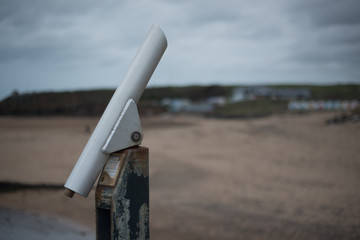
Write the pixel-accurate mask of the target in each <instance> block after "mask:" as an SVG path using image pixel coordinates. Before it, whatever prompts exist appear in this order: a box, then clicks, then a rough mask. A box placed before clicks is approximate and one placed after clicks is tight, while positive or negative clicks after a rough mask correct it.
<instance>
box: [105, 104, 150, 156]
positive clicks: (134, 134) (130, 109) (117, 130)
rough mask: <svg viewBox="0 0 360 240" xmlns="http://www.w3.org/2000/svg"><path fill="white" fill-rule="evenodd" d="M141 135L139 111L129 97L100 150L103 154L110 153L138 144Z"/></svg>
mask: <svg viewBox="0 0 360 240" xmlns="http://www.w3.org/2000/svg"><path fill="white" fill-rule="evenodd" d="M142 135H143V134H142V128H141V122H140V116H139V112H138V109H137V106H136V103H135V101H134V99H132V98H130V99H129V100H128V101H127V102H126V105H125V107H124V109H123V110H122V111H121V113H120V116H119V118H118V120H117V121H116V123H115V125H114V126H113V128H112V130H111V132H110V135H109V137H108V138H107V140H106V142H105V145H104V146H103V147H102V149H101V150H102V151H103V152H104V153H105V154H110V153H113V152H117V151H120V150H122V149H125V148H129V147H133V146H137V145H140V144H141V141H142V138H143V137H142Z"/></svg>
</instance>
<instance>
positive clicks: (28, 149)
mask: <svg viewBox="0 0 360 240" xmlns="http://www.w3.org/2000/svg"><path fill="white" fill-rule="evenodd" d="M333 115H334V113H310V114H284V115H276V116H272V117H268V118H259V119H237V120H235V119H233V120H217V119H206V118H200V117H186V116H180V117H179V116H178V117H175V116H159V117H151V118H149V117H148V118H143V119H142V121H143V128H144V141H143V144H142V145H143V146H146V147H148V148H149V149H150V217H151V218H150V225H151V230H150V236H151V238H152V239H360V204H359V202H360V191H359V186H360V123H345V124H339V125H326V124H325V120H326V119H328V118H331V117H332V116H333ZM97 121H98V118H72V117H47V118H35V117H33V118H30V117H27V118H12V117H1V118H0V156H1V157H0V164H1V165H0V166H1V167H0V181H1V182H2V183H4V184H7V183H14V182H15V183H24V184H44V183H46V184H50V185H52V186H54V189H51V188H48V189H26V188H24V189H19V190H17V191H8V190H5V189H2V190H1V191H0V194H1V198H0V208H3V209H15V210H21V211H26V212H30V213H35V214H44V215H47V216H53V217H57V216H58V217H61V218H65V219H69V220H71V221H74V222H77V223H79V224H82V225H84V226H86V227H88V228H90V229H94V231H95V211H94V209H95V205H94V190H93V191H92V192H91V193H90V195H89V197H88V198H83V197H80V196H75V197H74V198H73V199H69V198H67V197H65V196H64V195H63V190H62V189H59V188H58V186H61V185H63V184H64V182H65V181H66V179H67V177H68V175H69V174H70V172H71V170H72V168H73V166H74V164H75V163H76V161H77V159H78V157H79V155H80V153H81V151H82V149H83V147H84V146H85V144H86V142H87V139H88V138H89V136H90V133H88V132H87V131H85V130H86V128H87V127H90V129H91V130H93V129H94V127H95V126H96V123H97Z"/></svg>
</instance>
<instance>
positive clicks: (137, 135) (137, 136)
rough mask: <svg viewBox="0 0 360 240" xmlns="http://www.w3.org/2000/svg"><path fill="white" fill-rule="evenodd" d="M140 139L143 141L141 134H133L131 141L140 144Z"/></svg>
mask: <svg viewBox="0 0 360 240" xmlns="http://www.w3.org/2000/svg"><path fill="white" fill-rule="evenodd" d="M140 139H141V133H139V132H133V133H132V134H131V140H133V141H134V142H138V141H140Z"/></svg>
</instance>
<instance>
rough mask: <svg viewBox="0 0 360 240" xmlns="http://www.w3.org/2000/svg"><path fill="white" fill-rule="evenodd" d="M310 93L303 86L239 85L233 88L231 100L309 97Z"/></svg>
mask: <svg viewBox="0 0 360 240" xmlns="http://www.w3.org/2000/svg"><path fill="white" fill-rule="evenodd" d="M310 97H311V93H310V91H309V90H308V89H305V88H271V87H241V88H235V89H234V90H233V94H232V97H231V102H239V101H244V100H252V99H285V100H292V99H309V98H310Z"/></svg>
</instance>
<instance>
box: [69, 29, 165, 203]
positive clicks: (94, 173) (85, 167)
mask: <svg viewBox="0 0 360 240" xmlns="http://www.w3.org/2000/svg"><path fill="white" fill-rule="evenodd" d="M166 47H167V40H166V37H165V35H164V33H163V31H162V30H161V29H160V27H158V26H156V25H153V26H152V27H151V29H150V31H149V33H148V35H147V37H146V39H145V41H144V42H143V44H142V46H141V47H140V49H139V50H138V52H137V54H136V56H135V58H134V60H133V62H132V64H131V66H130V68H129V70H128V72H127V74H126V75H125V77H124V79H123V81H122V82H121V83H120V85H119V87H118V88H117V89H116V91H115V93H114V95H113V97H112V98H111V100H110V102H109V104H108V106H107V107H106V109H105V111H104V113H103V115H102V117H101V119H100V120H99V122H98V124H97V126H96V128H95V130H94V132H93V134H92V135H91V137H90V139H89V141H88V142H87V144H86V146H85V148H84V150H83V152H82V154H81V155H80V158H79V160H78V161H77V163H76V165H75V167H74V168H73V170H72V172H71V174H70V176H69V178H68V179H67V181H66V183H65V188H66V189H68V190H70V192H72V193H73V192H76V193H78V194H80V195H82V196H84V197H87V196H88V194H89V192H90V190H91V188H92V186H93V185H94V183H95V181H96V179H97V177H98V175H99V173H100V171H101V170H102V168H103V167H104V165H105V163H106V160H107V157H108V156H109V154H110V153H111V152H115V151H119V150H121V149H124V148H127V147H130V146H134V145H139V144H140V143H141V139H142V136H141V135H140V138H139V133H141V126H140V121H137V120H139V119H133V117H132V116H134V118H136V116H135V115H137V114H138V113H137V109H136V103H137V102H138V100H139V99H140V97H141V95H142V93H143V91H144V89H145V87H146V85H147V83H148V81H149V79H150V78H151V75H152V74H153V72H154V70H155V68H156V66H157V65H158V63H159V61H160V59H161V57H162V55H163V53H164V52H165V49H166ZM134 106H135V108H134ZM135 110H136V111H135ZM127 123H129V124H127ZM131 124H133V125H135V126H133V127H132V128H133V129H140V131H138V132H137V133H138V136H136V137H135V139H134V138H133V140H130V142H131V141H133V144H131V143H128V142H126V141H123V140H122V139H124V138H121V136H120V137H119V136H118V135H119V134H124V135H126V136H125V138H126V139H129V137H128V135H129V133H127V132H129V131H130V130H129V129H128V128H127V125H131ZM119 126H120V127H119ZM130 128H131V127H130ZM119 129H123V130H125V132H124V133H122V132H120V133H119ZM114 135H116V136H114ZM130 135H131V133H130ZM115 137H117V139H116V140H117V142H115V141H113V142H111V140H112V139H115ZM114 146H115V147H114ZM68 190H67V191H68Z"/></svg>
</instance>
